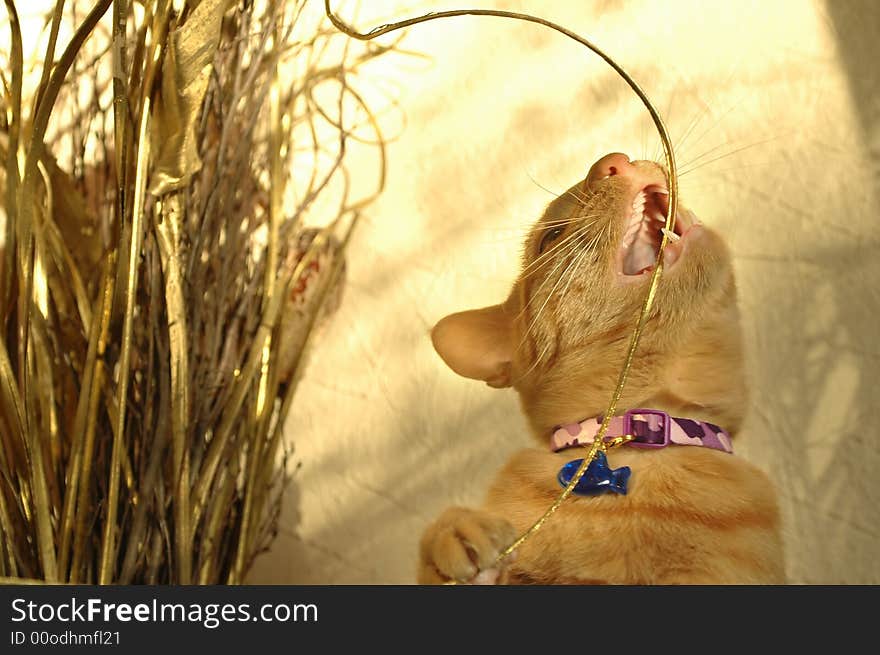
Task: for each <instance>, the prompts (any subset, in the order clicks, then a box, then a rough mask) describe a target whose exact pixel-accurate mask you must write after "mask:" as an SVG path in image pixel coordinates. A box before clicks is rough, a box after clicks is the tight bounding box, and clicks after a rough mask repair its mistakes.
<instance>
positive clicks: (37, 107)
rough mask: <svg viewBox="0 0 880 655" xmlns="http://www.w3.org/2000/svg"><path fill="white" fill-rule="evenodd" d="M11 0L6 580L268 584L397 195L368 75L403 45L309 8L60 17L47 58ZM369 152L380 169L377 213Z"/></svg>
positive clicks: (132, 6) (3, 404) (0, 128)
mask: <svg viewBox="0 0 880 655" xmlns="http://www.w3.org/2000/svg"><path fill="white" fill-rule="evenodd" d="M4 2H5V8H6V12H7V14H8V20H7V21H6V23H5V24H2V23H0V29H3V31H4V32H5V33H6V34H7V35H8V37H7V36H4V38H3V40H2V42H3V43H4V44H7V45H4V46H3V47H2V48H0V62H2V64H3V66H2V68H0V72H2V76H0V83H2V88H0V91H2V93H0V110H2V111H0V160H2V171H0V191H2V196H3V212H2V213H0V226H2V228H3V229H2V236H0V328H2V335H0V581H5V582H9V581H19V582H21V581H46V582H56V583H57V582H71V583H102V584H105V583H154V584H157V583H158V584H162V583H180V584H190V583H193V584H194V583H199V584H210V583H239V582H242V581H243V580H244V578H245V576H246V574H247V571H248V569H249V567H250V566H251V564H252V562H253V560H254V558H255V557H256V555H257V554H258V553H260V552H262V551H264V550H265V549H266V548H267V547H268V545H269V544H270V543H271V540H272V538H273V537H274V534H275V532H276V528H277V523H278V516H279V510H280V501H281V493H282V491H283V489H284V487H285V484H286V483H287V482H288V479H289V476H288V472H287V466H286V460H287V456H288V454H289V452H288V448H287V447H286V446H285V443H284V441H283V440H282V429H283V426H284V423H285V417H286V416H287V415H288V412H289V409H290V406H291V402H292V399H293V397H294V393H295V390H296V387H297V382H298V380H299V378H300V375H301V374H302V370H303V364H304V361H305V353H306V350H307V348H308V343H309V339H310V336H311V335H312V333H313V331H314V328H315V326H316V325H317V324H318V323H319V322H320V321H321V320H322V317H324V316H326V314H327V310H326V304H327V303H326V301H327V300H328V299H330V300H331V302H332V299H333V298H334V297H335V296H337V295H338V293H339V288H340V284H341V278H342V274H343V261H344V257H343V255H344V252H345V249H346V248H347V246H348V243H349V240H350V237H351V234H352V230H353V229H354V228H355V226H356V225H357V222H358V218H359V217H360V215H361V212H362V211H363V209H364V208H365V207H366V206H368V205H369V203H370V202H372V200H373V199H374V198H375V197H376V194H378V193H379V192H380V191H381V189H382V187H383V185H384V171H385V161H384V143H385V140H384V138H383V134H382V131H381V130H380V126H379V121H378V120H377V118H376V116H375V114H374V113H372V112H371V111H370V108H369V106H368V103H367V101H366V100H365V98H364V95H362V94H361V93H360V92H358V90H357V86H356V82H357V78H358V74H359V72H360V71H361V69H362V68H363V67H365V66H367V65H368V62H369V61H370V60H372V59H374V58H376V57H378V56H381V55H383V54H385V53H387V52H389V51H393V50H395V48H394V47H393V46H378V45H374V44H366V45H363V46H361V45H356V44H353V43H352V42H351V41H350V40H349V39H347V38H346V37H345V36H343V35H340V34H339V33H338V32H336V30H335V29H333V28H332V26H331V25H330V23H329V21H326V20H325V17H324V16H323V14H322V13H321V11H320V7H319V8H318V11H317V12H311V11H309V9H308V8H307V7H306V4H307V3H306V1H305V0H298V1H296V2H281V1H280V0H264V1H262V2H253V1H249V2H231V1H230V0H200V1H198V0H196V1H185V2H184V1H182V0H181V1H174V2H172V1H171V0H156V1H152V2H131V1H130V0H98V1H97V2H96V3H95V4H94V6H93V7H92V8H91V9H90V11H89V12H88V13H86V14H83V12H82V10H81V9H80V10H79V11H77V8H76V4H77V3H75V2H73V3H65V2H64V0H58V1H57V3H56V4H55V6H54V10H53V11H52V13H51V14H50V16H48V17H47V21H46V29H48V34H46V33H45V31H44V33H43V37H44V38H43V41H44V43H45V50H43V51H41V52H40V53H39V55H38V56H36V57H34V60H33V61H30V62H26V61H25V55H24V52H23V39H22V27H21V23H20V20H19V15H18V12H17V10H16V5H15V2H14V0H4ZM111 4H112V9H111ZM67 25H73V30H72V36H71V37H70V38H69V40H68V41H67V43H66V44H64V45H63V47H61V45H60V43H59V35H60V34H62V33H63V30H62V27H64V26H67ZM56 51H57V52H56ZM59 53H60V54H59ZM31 70H39V71H40V75H39V81H38V82H37V83H36V84H35V85H34V88H33V89H31V88H30V87H29V86H28V83H27V79H28V75H29V71H31ZM353 140H354V141H357V142H359V143H367V144H369V146H368V147H370V148H372V149H373V150H374V152H375V155H376V160H377V163H376V175H375V177H376V180H377V181H376V186H375V188H374V189H371V190H369V191H368V192H366V193H365V194H362V195H360V196H359V197H355V193H354V191H353V190H352V189H353V185H351V184H350V183H349V179H348V177H349V176H348V174H347V169H346V162H347V144H348V143H350V142H351V141H353ZM364 147H367V146H364ZM4 214H5V220H4ZM315 226H317V227H315Z"/></svg>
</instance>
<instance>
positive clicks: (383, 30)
mask: <svg viewBox="0 0 880 655" xmlns="http://www.w3.org/2000/svg"><path fill="white" fill-rule="evenodd" d="M324 11H325V13H326V14H327V17H328V18H329V19H330V22H332V23H333V25H334V26H335V27H336V28H337V29H338V30H340V31H341V32H344V33H345V34H347V35H348V36H350V37H352V38H354V39H358V40H360V41H370V40H372V39H375V38H376V37H379V36H382V35H383V34H388V33H389V32H393V31H395V30H399V29H402V28H404V27H409V26H411V25H416V24H418V23H424V22H427V21H429V20H436V19H438V18H451V17H454V16H493V17H496V18H512V19H515V20H522V21H526V22H529V23H536V24H538V25H544V26H545V27H549V28H550V29H553V30H556V31H557V32H560V33H562V34H564V35H565V36H567V37H569V38H571V39H574V40H575V41H577V42H578V43H580V44H581V45H584V46H586V47H587V48H589V49H590V50H592V51H593V52H594V53H596V54H597V55H599V57H601V58H602V59H603V60H605V62H606V63H607V64H608V65H609V66H611V67H612V68H613V69H614V70H615V71H616V72H617V74H618V75H620V77H622V78H623V80H624V81H625V82H626V83H627V84H628V85H629V86H630V88H631V89H632V90H633V91H634V92H635V94H636V95H637V96H638V97H639V100H641V101H642V104H643V105H644V106H645V108H646V109H647V110H648V113H649V114H650V115H651V120H652V121H653V122H654V126H655V127H656V128H657V132H658V133H659V135H660V141H661V143H662V145H663V153H664V155H665V159H666V171H667V178H668V187H669V189H668V190H669V210H668V212H667V215H666V224H665V229H664V231H663V237H662V239H661V240H660V251H659V252H658V254H657V266H656V267H655V268H654V272H653V273H652V274H651V283H650V285H649V286H648V292H647V294H646V295H645V300H644V302H643V303H642V308H641V310H640V311H639V315H638V320H637V321H636V324H635V327H634V328H633V332H632V337H631V338H630V342H629V348H628V349H627V353H626V358H625V359H624V362H623V367H622V368H621V370H620V376H619V377H618V379H617V386H616V387H615V388H614V393H613V394H612V395H611V401H610V402H609V404H608V409H607V410H606V411H605V414H604V417H603V419H602V425H600V426H599V431H598V433H597V434H596V437H595V440H594V441H593V443H592V444H591V445H590V446H586V445H585V446H584V448H585V449H586V450H587V454H586V456H585V457H584V460H583V462H582V463H581V465H580V466H579V467H578V470H577V471H576V472H575V474H574V476H572V478H571V481H570V482H569V483H568V485H567V486H566V487H565V489H563V490H562V493H560V494H559V496H558V497H557V498H556V500H555V501H554V503H553V504H552V505H551V506H550V507H549V509H547V511H546V512H544V514H542V515H541V517H540V518H539V519H538V520H537V521H535V522H534V523H533V524H532V526H531V527H530V528H529V529H528V530H526V531H525V532H524V533H523V534H522V535H520V536H519V537H518V538H517V539H516V540H515V541H514V542H513V543H512V544H510V545H509V546H507V548H505V549H504V550H502V551H501V553H500V554H499V555H498V557H497V558H496V560H495V563H494V565H493V566H498V565H500V564H501V562H502V561H503V560H504V559H506V558H507V557H509V556H510V555H511V553H513V551H515V550H516V549H517V548H519V547H520V546H522V545H523V543H525V542H526V541H527V540H528V539H529V538H531V537H532V535H534V534H535V533H536V532H537V531H538V530H540V529H541V526H543V525H544V522H545V521H547V519H549V518H550V517H551V516H552V515H553V514H554V513H555V512H556V510H558V509H559V507H560V506H561V505H562V503H563V502H565V499H566V498H568V497H569V496H570V495H571V493H572V491H573V490H574V488H575V486H577V483H578V482H580V479H581V478H582V477H583V475H584V473H585V472H586V470H587V467H588V466H589V465H590V462H592V461H593V458H595V457H596V453H598V452H599V451H602V452H606V451H607V450H608V449H609V448H616V447H617V446H620V445H623V444H624V443H626V442H627V441H631V440H632V436H631V435H625V436H624V437H619V438H615V439H614V440H612V441H610V442H608V443H606V440H605V433H606V432H607V431H608V425H609V423H610V422H611V419H612V418H613V416H614V413H615V412H616V411H617V403H618V402H619V401H620V397H621V395H622V394H623V388H624V386H625V385H626V379H627V377H628V376H629V371H630V369H631V368H632V363H633V359H634V358H635V353H636V349H637V348H638V345H639V339H640V338H641V336H642V330H643V329H644V327H645V324H646V323H647V322H648V317H649V314H650V312H651V307H652V306H653V304H654V298H655V296H656V295H657V287H658V286H659V284H660V276H661V275H662V274H663V253H664V251H665V249H666V244H667V242H668V241H669V236H668V235H669V234H671V233H672V231H673V229H674V227H675V218H676V211H677V209H678V173H677V170H676V167H675V157H674V155H673V152H672V142H671V140H670V138H669V133H668V132H667V130H666V125H665V124H664V123H663V119H661V118H660V114H659V112H658V111H657V110H656V109H655V108H654V105H653V104H651V101H650V100H649V99H648V96H647V95H645V92H644V91H642V89H641V87H640V86H639V85H638V84H637V83H636V82H635V80H633V79H632V77H630V75H629V73H627V72H626V71H625V70H624V69H623V68H622V67H621V66H620V65H619V64H618V63H617V62H616V61H614V60H613V59H612V58H611V57H610V56H609V55H607V54H605V52H603V51H602V50H601V49H600V48H599V47H598V46H596V45H594V44H593V43H591V42H590V41H588V40H587V39H585V38H583V37H582V36H580V35H578V34H576V33H574V32H572V31H570V30H568V29H567V28H565V27H562V26H561V25H558V24H556V23H553V22H551V21H548V20H544V19H543V18H538V17H537V16H532V15H530V14H522V13H518V12H512V11H496V10H494V9H460V10H453V11H439V12H434V13H430V14H426V15H424V16H419V17H417V18H410V19H407V20H402V21H398V22H394V23H388V24H386V25H380V26H379V27H376V28H374V29H372V30H370V31H369V32H365V33H362V32H358V31H356V30H355V29H354V28H352V27H350V26H349V25H348V24H346V23H345V22H343V21H342V20H341V19H339V18H338V17H337V16H336V15H335V14H334V13H333V12H332V11H331V9H330V0H324ZM464 582H466V581H463V580H459V581H456V580H451V581H450V582H448V583H447V584H459V583H464Z"/></svg>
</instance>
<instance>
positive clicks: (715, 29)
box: [252, 0, 880, 583]
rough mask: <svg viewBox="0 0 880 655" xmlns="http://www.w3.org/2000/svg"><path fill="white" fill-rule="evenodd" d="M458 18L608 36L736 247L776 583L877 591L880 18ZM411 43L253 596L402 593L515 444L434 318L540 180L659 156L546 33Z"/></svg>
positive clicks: (461, 26) (508, 251)
mask: <svg viewBox="0 0 880 655" xmlns="http://www.w3.org/2000/svg"><path fill="white" fill-rule="evenodd" d="M364 4H367V5H370V12H372V15H373V16H378V17H380V18H381V19H386V18H389V17H392V16H395V15H409V14H412V13H414V12H413V11H412V10H405V9H404V4H403V3H400V2H378V1H377V2H370V3H364ZM458 4H460V3H457V2H455V3H454V2H431V3H422V5H421V6H419V7H417V9H416V10H415V12H416V13H417V12H420V11H422V10H424V9H426V8H430V9H445V8H450V7H452V6H455V5H458ZM465 4H468V3H465ZM473 4H474V5H477V6H483V7H490V6H497V7H501V8H508V9H515V10H522V11H533V12H535V13H540V14H541V15H543V16H545V17H547V18H549V19H552V20H556V21H558V22H560V23H563V24H565V25H567V26H568V27H570V28H571V29H573V30H575V31H578V32H581V33H582V34H584V35H587V36H588V37H589V38H592V39H593V40H594V41H595V42H596V43H598V44H600V45H602V46H604V47H606V48H607V49H608V50H609V51H610V52H611V53H612V54H613V55H614V56H615V57H616V58H617V59H618V60H619V61H620V62H621V63H622V64H623V65H624V66H625V67H626V68H627V69H628V70H629V71H630V72H631V73H632V74H633V75H634V76H635V77H636V79H637V80H639V81H640V82H641V83H642V85H643V86H644V88H645V89H646V91H647V92H648V93H649V95H650V96H651V97H652V98H653V99H654V101H655V102H656V104H657V105H658V106H659V108H660V109H661V111H662V112H664V115H665V116H666V117H668V122H669V126H670V129H671V132H672V134H673V135H674V136H675V137H676V141H677V142H679V143H680V145H679V146H678V150H677V156H678V161H679V162H680V165H681V168H682V170H685V171H687V170H688V169H690V168H691V165H689V164H688V162H690V161H693V160H694V159H695V158H698V157H700V156H701V155H704V156H703V158H702V159H700V160H699V161H698V163H699V162H705V166H703V167H700V168H697V169H696V170H694V171H693V172H688V173H687V174H685V175H684V176H683V177H682V191H683V194H684V197H685V200H686V201H687V203H688V204H689V205H690V206H692V207H693V208H694V209H695V211H696V212H697V214H698V215H699V216H700V217H701V218H702V219H703V220H704V221H705V222H708V223H710V224H712V225H714V226H717V227H718V228H719V229H720V230H722V231H723V232H724V233H725V234H726V235H728V237H729V240H730V242H731V244H732V247H733V250H734V252H735V254H736V268H737V273H738V276H739V280H740V288H741V304H742V308H743V312H744V316H745V318H744V322H745V326H744V327H745V334H746V340H747V344H748V348H749V362H748V363H749V368H750V371H751V376H752V379H753V382H752V385H751V389H752V403H751V416H750V420H749V422H748V426H747V430H746V431H745V432H744V433H743V435H742V437H741V439H740V440H739V441H738V448H739V453H740V454H741V456H743V457H747V458H749V459H750V460H752V461H754V462H755V463H757V464H759V465H761V466H763V467H764V468H765V469H766V470H767V471H769V472H771V473H772V474H773V476H774V478H775V480H776V482H777V483H778V486H779V492H780V495H781V498H782V503H783V506H784V512H785V520H786V524H787V532H786V538H787V545H788V558H789V560H788V570H789V574H790V579H791V580H792V581H793V582H807V583H819V582H822V583H839V582H848V583H868V582H870V583H880V557H877V554H878V552H877V543H878V542H877V538H878V532H880V522H878V518H880V485H878V483H877V480H878V474H877V470H878V465H880V457H878V447H877V444H878V428H877V424H876V423H875V422H874V421H875V420H876V417H878V416H880V407H878V404H880V403H878V394H877V392H876V388H877V385H878V382H880V380H878V374H877V372H876V371H877V366H878V365H880V346H878V345H877V343H876V335H877V333H878V330H877V327H876V322H877V321H878V317H880V312H878V290H877V289H878V287H877V281H878V272H880V264H878V263H877V262H878V258H877V256H876V252H877V247H878V245H880V237H878V232H877V228H878V227H880V221H878V206H880V205H878V201H880V190H878V178H880V120H878V119H880V85H878V80H877V73H876V71H875V70H872V69H873V67H874V63H876V61H877V60H878V56H880V52H878V48H880V46H878V45H876V44H877V43H880V4H878V3H876V2H871V1H865V2H861V3H856V2H843V1H834V0H829V2H828V3H827V4H826V3H824V2H807V1H806V0H797V1H792V2H782V1H774V2H760V1H756V2H735V3H729V2H721V1H714V2H704V1H702V0H697V1H694V2H689V1H686V0H676V1H671V0H670V1H667V2H647V1H644V2H642V1H636V0H633V1H623V0H617V1H612V0H608V1H606V2H600V1H596V2H565V3H563V2H553V3H549V2H537V1H536V0H530V1H523V2H494V3H493V2H489V1H483V2H474V3H473ZM369 16H370V14H369V12H367V11H366V10H365V11H363V12H362V17H363V20H362V21H360V24H361V25H362V26H366V25H368V24H370V25H372V24H373V23H372V22H371V21H370V20H369ZM406 45H407V46H408V47H409V48H411V49H416V50H420V51H422V52H425V53H427V54H429V55H430V56H431V57H432V58H433V61H432V62H430V63H426V62H414V61H408V62H403V64H401V62H400V60H398V61H397V65H396V66H394V65H391V63H392V62H390V61H389V63H388V64H387V65H384V67H376V68H374V69H371V70H370V71H369V72H370V75H372V76H373V77H374V78H375V79H376V80H377V84H378V83H380V82H381V83H383V84H385V86H389V84H388V83H389V82H390V83H391V85H392V86H393V85H398V86H399V89H400V90H399V93H398V98H399V100H400V102H401V105H402V107H403V110H404V112H405V114H406V117H407V128H406V130H405V131H404V132H403V135H402V137H401V138H400V139H399V140H398V141H396V142H395V143H394V144H393V145H392V146H391V148H390V153H389V154H390V158H391V169H390V176H391V177H390V183H389V186H388V189H387V191H386V193H385V195H384V196H383V198H382V199H381V201H380V202H379V203H378V204H377V205H376V206H375V207H374V208H373V210H372V211H371V212H370V215H369V217H368V220H367V222H366V223H364V224H363V225H362V227H361V229H360V232H359V233H358V235H357V238H356V242H355V243H354V245H353V247H352V250H351V254H350V260H349V278H348V286H347V288H346V290H345V297H344V300H343V305H342V308H341V310H340V312H339V314H338V315H337V316H336V319H335V320H334V321H333V323H332V325H330V326H329V328H328V329H327V330H326V331H325V333H324V334H323V338H322V339H321V340H320V342H319V343H318V344H317V348H316V349H315V351H314V352H313V356H312V364H311V367H310V369H309V371H308V375H307V379H306V380H305V381H304V383H303V385H302V387H301V389H300V391H299V394H298V397H297V400H296V404H295V406H294V408H293V411H292V413H291V416H290V419H289V424H288V437H289V439H290V441H291V442H292V443H293V444H294V446H295V449H296V451H295V459H296V460H297V462H300V463H301V468H300V469H299V470H298V472H297V473H296V475H295V478H294V484H293V485H292V487H291V490H290V493H289V494H288V498H287V501H288V502H287V504H286V507H285V511H284V516H283V525H282V531H281V534H280V536H279V538H278V540H277V541H276V543H275V546H274V549H273V551H272V552H271V553H270V554H268V555H266V556H264V557H263V558H262V559H261V560H259V561H258V564H257V567H256V569H255V571H254V574H253V576H252V581H254V582H287V583H408V582H411V581H412V580H413V573H414V567H415V554H416V544H417V541H418V538H419V535H420V533H421V531H422V529H423V528H424V526H425V525H426V523H427V522H428V521H430V520H431V519H432V518H433V517H434V516H435V515H436V514H437V513H438V512H439V511H440V510H441V509H442V508H443V507H444V506H446V505H449V504H451V503H463V504H468V503H471V504H473V503H477V502H479V500H480V498H481V496H482V494H483V492H484V490H485V488H486V485H487V483H488V480H489V478H490V477H491V476H492V474H493V472H494V471H495V470H496V469H497V468H498V467H500V465H501V464H502V462H503V461H504V459H505V457H506V456H507V454H508V453H510V452H511V451H513V450H514V449H516V448H518V447H520V446H522V445H524V444H526V443H528V440H527V437H526V433H525V425H524V422H523V419H522V418H521V416H520V414H519V410H518V407H517V403H516V399H515V395H514V394H513V392H510V391H496V390H492V389H489V388H488V387H485V386H483V385H481V384H478V383H475V382H471V381H467V380H464V379H461V378H457V377H455V376H454V375H453V374H452V373H451V372H450V371H448V370H447V369H445V368H444V366H443V365H442V362H441V361H440V359H439V358H438V357H437V356H436V355H435V354H434V353H433V351H432V349H431V346H430V341H429V339H428V337H427V332H428V329H429V328H430V326H431V325H432V324H433V323H434V322H435V321H437V320H438V319H439V318H441V317H442V316H444V315H445V314H446V313H448V312H452V311H455V310H459V309H463V308H467V307H474V306H478V305H481V304H488V303H492V302H496V301H498V300H500V299H501V298H502V296H503V295H504V294H505V293H506V291H507V288H508V285H509V283H510V281H511V280H512V277H513V275H514V271H515V269H516V264H517V258H518V253H519V247H520V244H519V239H520V235H521V234H522V232H523V230H524V228H525V227H526V226H527V225H528V223H529V222H530V221H531V220H533V219H534V217H536V215H537V214H538V213H539V212H540V211H541V209H542V207H543V205H544V204H545V203H546V202H548V200H549V199H550V198H551V196H550V194H549V193H548V192H547V191H545V190H543V189H542V188H541V187H542V186H543V187H546V188H547V189H549V190H550V191H560V190H562V189H564V188H566V187H567V186H568V185H570V184H571V183H573V182H574V181H576V180H577V179H578V178H580V177H582V176H583V175H584V174H585V172H586V170H587V168H588V167H589V165H590V164H591V163H592V162H593V161H594V160H595V159H596V158H597V157H598V156H600V155H602V154H605V153H606V152H610V151H614V150H620V151H623V152H626V153H628V154H630V155H631V156H634V157H642V156H645V155H647V156H649V157H654V156H656V155H657V154H658V152H659V150H658V141H657V138H656V137H655V136H654V134H653V132H652V130H651V128H650V126H649V124H648V122H647V119H646V118H645V112H644V111H643V110H642V108H641V107H640V106H639V105H638V103H637V101H636V100H635V99H634V97H633V96H632V95H631V93H629V92H628V91H627V89H626V88H625V87H624V86H623V83H622V82H621V81H619V80H618V79H617V78H616V77H615V76H614V75H613V74H612V73H611V72H610V70H609V69H608V68H607V67H605V66H604V65H602V64H601V63H600V62H599V61H598V60H597V59H596V57H594V56H592V55H590V54H589V53H587V52H586V51H584V50H583V49H582V48H580V47H577V46H575V45H574V44H571V43H569V42H567V41H566V40H565V39H563V38H562V37H559V36H556V35H553V34H552V33H550V32H549V31H546V30H544V29H541V28H537V27H534V26H529V25H525V24H517V23H512V22H506V21H498V20H496V19H456V20H453V21H446V22H437V23H434V24H431V25H428V26H421V27H416V28H413V29H412V30H411V32H410V35H409V37H408V38H407V40H406ZM388 120H393V117H392V118H389V119H388ZM695 120H696V121H698V122H697V124H696V127H695V128H694V129H693V131H692V132H691V133H690V136H689V137H688V138H686V139H684V138H683V135H684V134H685V133H687V132H688V129H689V126H690V125H691V123H692V122H693V121H695ZM704 153H705V154H704ZM722 155H727V156H725V157H724V158H723V159H719V160H717V161H712V160H713V159H714V158H715V157H719V156H722ZM367 161H368V160H367V159H366V158H365V159H364V164H363V166H362V170H363V172H364V174H367V173H368V163H367ZM354 170H356V171H357V170H359V169H358V168H357V167H356V168H355V169H354ZM609 393H610V390H609Z"/></svg>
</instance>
